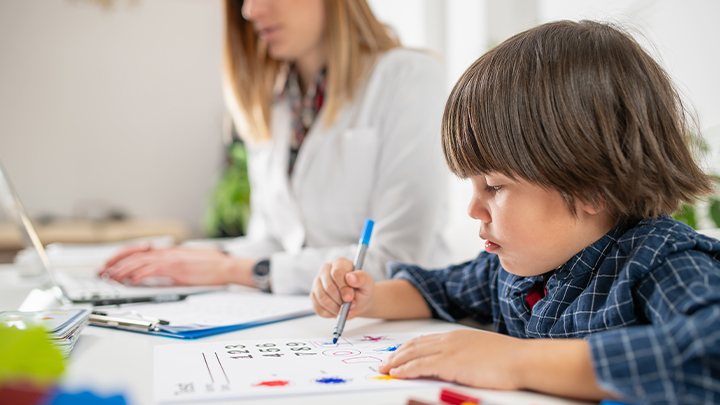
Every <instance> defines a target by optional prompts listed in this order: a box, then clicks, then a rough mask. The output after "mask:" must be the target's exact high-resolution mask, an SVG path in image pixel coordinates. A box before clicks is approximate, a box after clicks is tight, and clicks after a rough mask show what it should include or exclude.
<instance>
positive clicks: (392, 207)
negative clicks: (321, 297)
mask: <svg viewBox="0 0 720 405" xmlns="http://www.w3.org/2000/svg"><path fill="white" fill-rule="evenodd" d="M445 98H446V96H445V92H444V91H443V77H442V70H441V66H440V63H439V62H438V61H437V60H436V59H435V58H434V57H432V56H430V55H428V54H426V53H422V52H419V51H412V50H408V49H394V50H391V51H388V52H386V53H384V54H382V55H381V56H379V57H378V59H377V61H376V63H375V66H374V68H373V69H372V71H371V73H370V75H369V76H368V79H367V81H366V83H365V85H364V86H361V87H360V88H359V89H358V92H357V94H356V96H355V98H354V100H353V102H352V103H350V104H348V105H345V107H344V108H343V109H342V110H341V111H340V113H339V114H338V116H337V119H336V120H335V123H334V124H333V125H332V126H331V127H329V128H326V127H325V124H324V115H323V110H322V109H321V111H320V113H319V114H318V116H317V117H316V119H315V122H314V124H313V125H312V127H311V128H310V129H309V131H308V134H307V137H306V138H305V141H304V142H303V144H302V146H301V148H300V151H299V154H298V157H297V161H296V162H295V167H294V169H293V175H292V177H291V178H288V174H287V167H288V153H289V149H290V143H289V142H290V136H291V134H290V121H291V114H290V106H289V103H288V102H287V101H286V100H284V99H281V100H280V101H277V102H276V103H274V104H273V106H272V109H271V117H272V118H271V138H272V139H271V140H270V141H267V142H264V143H261V144H255V145H248V172H249V176H250V187H251V210H252V215H251V219H250V224H249V226H248V235H247V236H246V237H241V238H237V239H234V240H232V241H231V242H229V243H227V244H226V245H225V246H224V248H225V250H226V251H228V252H229V253H231V254H234V255H239V256H253V257H259V258H269V259H270V275H271V277H270V278H271V285H272V289H273V292H275V293H279V294H300V293H308V292H309V291H310V288H311V286H312V281H313V279H314V277H315V276H316V275H317V273H318V270H319V269H320V266H321V265H322V264H323V263H326V262H330V261H332V260H334V259H335V258H337V257H341V256H342V257H346V258H348V259H350V260H353V258H354V256H355V252H356V250H357V241H358V239H359V237H360V232H361V231H362V226H363V224H364V222H365V219H366V218H372V219H374V220H375V228H374V230H373V234H372V238H371V240H370V245H369V248H368V251H367V254H366V256H365V263H364V266H363V270H365V271H366V272H368V273H370V274H371V275H372V276H373V277H374V278H375V279H376V280H383V279H385V278H386V275H385V264H386V263H387V262H388V261H400V262H406V263H416V264H419V265H422V266H430V267H434V266H438V267H440V266H444V265H446V264H448V263H449V262H450V254H449V250H448V248H447V246H446V244H445V242H444V240H443V238H442V236H441V231H442V228H443V226H444V225H445V223H446V217H447V215H446V214H447V212H446V211H447V180H448V175H449V171H448V170H447V168H446V166H445V162H444V160H443V156H442V149H441V146H440V122H441V117H442V108H443V106H444V104H445ZM231 111H232V109H231Z"/></svg>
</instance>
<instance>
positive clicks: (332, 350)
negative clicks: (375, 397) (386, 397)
mask: <svg viewBox="0 0 720 405" xmlns="http://www.w3.org/2000/svg"><path fill="white" fill-rule="evenodd" d="M417 336H421V334H417V333H405V334H386V335H359V336H343V337H341V338H340V340H339V341H338V342H337V343H336V344H333V343H332V338H317V339H264V340H248V341H242V340H240V341H227V342H209V343H192V344H173V345H161V346H155V400H156V401H157V402H161V403H168V402H181V401H202V400H209V399H220V398H225V399H229V398H238V399H240V398H251V397H255V398H257V397H274V396H285V395H300V394H321V393H340V392H349V391H364V390H380V389H392V388H408V387H413V386H420V385H428V384H433V385H443V384H447V383H444V382H440V381H436V380H431V379H418V380H400V379H395V378H392V377H390V376H388V375H385V374H380V373H379V372H378V366H379V365H380V364H382V363H383V362H384V361H385V360H386V359H387V357H388V356H389V355H390V354H391V353H392V352H393V351H395V350H396V349H397V348H398V347H400V346H401V345H402V344H403V343H404V342H407V341H408V340H410V339H412V338H414V337H417Z"/></svg>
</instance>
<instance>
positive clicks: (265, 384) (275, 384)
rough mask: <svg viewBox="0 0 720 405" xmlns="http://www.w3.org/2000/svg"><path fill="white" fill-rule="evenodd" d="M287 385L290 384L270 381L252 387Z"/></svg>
mask: <svg viewBox="0 0 720 405" xmlns="http://www.w3.org/2000/svg"><path fill="white" fill-rule="evenodd" d="M289 384H290V381H285V380H272V381H261V382H259V383H257V384H253V387H284V386H286V385H289Z"/></svg>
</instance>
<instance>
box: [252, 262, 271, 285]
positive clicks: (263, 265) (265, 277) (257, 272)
mask: <svg viewBox="0 0 720 405" xmlns="http://www.w3.org/2000/svg"><path fill="white" fill-rule="evenodd" d="M253 282H254V283H255V286H256V287H257V288H259V289H260V290H261V291H265V292H270V260H260V261H259V262H257V263H256V264H255V266H254V267H253Z"/></svg>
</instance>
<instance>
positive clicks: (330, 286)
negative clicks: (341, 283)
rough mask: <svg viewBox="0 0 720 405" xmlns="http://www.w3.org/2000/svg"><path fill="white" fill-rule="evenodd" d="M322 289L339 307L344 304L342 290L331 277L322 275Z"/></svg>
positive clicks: (320, 279) (320, 278)
mask: <svg viewBox="0 0 720 405" xmlns="http://www.w3.org/2000/svg"><path fill="white" fill-rule="evenodd" d="M319 281H320V288H321V289H322V291H324V293H325V294H326V295H327V296H328V297H330V299H332V300H333V301H334V302H335V303H336V304H337V305H340V304H342V300H341V298H340V289H339V288H338V286H337V284H336V283H335V280H334V279H333V278H332V277H330V276H325V275H321V276H320V277H319Z"/></svg>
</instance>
